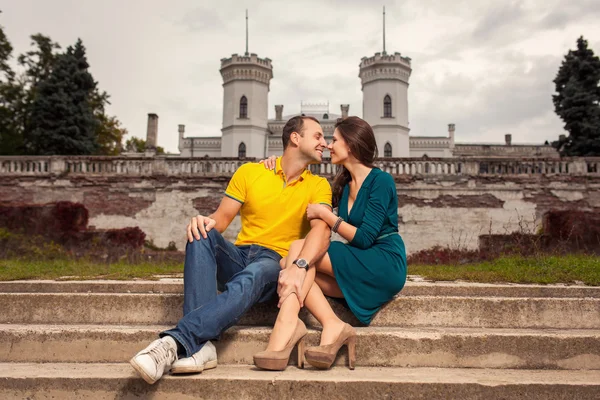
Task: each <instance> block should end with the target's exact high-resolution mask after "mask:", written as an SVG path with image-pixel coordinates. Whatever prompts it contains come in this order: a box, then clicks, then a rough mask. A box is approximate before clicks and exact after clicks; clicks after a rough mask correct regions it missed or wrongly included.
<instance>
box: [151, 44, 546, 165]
mask: <svg viewBox="0 0 600 400" xmlns="http://www.w3.org/2000/svg"><path fill="white" fill-rule="evenodd" d="M220 72H221V76H222V78H223V124H222V128H221V135H220V136H211V137H190V136H187V137H186V136H185V126H184V125H179V152H180V156H181V157H256V158H264V157H266V156H271V155H281V154H282V153H283V145H282V142H281V134H282V129H283V126H284V125H285V123H286V122H287V120H288V119H289V118H291V117H293V116H295V115H300V114H302V115H307V116H312V117H315V118H316V119H318V120H319V121H320V123H321V126H322V127H323V132H324V134H325V136H326V139H329V138H330V137H331V136H333V130H334V125H335V122H336V120H337V119H338V118H340V117H342V118H343V117H346V116H348V115H349V105H346V104H342V105H340V113H339V114H334V113H330V112H329V105H328V104H307V103H302V105H301V112H300V113H299V114H292V115H284V113H283V109H284V106H283V105H275V118H274V119H268V110H269V85H270V82H271V79H272V78H273V66H272V64H271V60H270V59H268V58H259V57H258V56H257V55H256V54H248V53H246V54H245V55H243V56H240V55H237V54H233V55H232V56H231V57H230V58H224V59H222V60H221V69H220ZM411 72H412V68H411V60H410V58H408V57H403V56H402V55H401V54H400V53H394V54H387V53H386V52H383V53H375V55H374V56H372V57H363V58H362V60H361V62H360V65H359V77H360V81H361V88H362V93H363V109H362V118H363V119H364V120H366V121H367V122H368V123H369V124H370V125H371V126H372V127H373V131H374V133H375V137H376V139H377V147H378V149H379V157H430V158H434V157H444V158H446V157H482V156H483V157H510V158H512V157H535V158H554V157H558V153H557V152H556V151H555V150H554V149H553V148H552V147H551V146H548V145H543V144H540V145H537V144H535V145H512V143H511V142H512V140H511V135H506V137H505V143H504V144H491V145H490V144H477V143H470V144H455V142H454V133H455V126H454V124H449V125H448V132H447V134H445V135H444V136H437V137H432V136H411V135H409V133H410V129H409V126H408V84H409V78H410V75H411ZM150 115H151V116H152V118H154V119H153V121H152V122H151V121H150ZM350 115H352V114H350ZM157 119H158V117H157V116H156V115H155V114H149V121H148V127H149V128H148V132H149V134H148V136H149V138H150V136H152V139H153V140H152V141H151V142H153V143H156V134H157V123H158V121H157ZM151 125H152V128H151ZM151 130H152V132H153V133H152V135H150V131H151Z"/></svg>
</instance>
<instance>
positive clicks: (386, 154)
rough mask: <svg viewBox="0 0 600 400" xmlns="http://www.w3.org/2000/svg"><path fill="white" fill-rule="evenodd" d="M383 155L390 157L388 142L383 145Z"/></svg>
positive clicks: (390, 151) (390, 149)
mask: <svg viewBox="0 0 600 400" xmlns="http://www.w3.org/2000/svg"><path fill="white" fill-rule="evenodd" d="M383 156H384V157H391V156H392V145H391V144H390V143H389V142H388V143H386V144H385V146H383Z"/></svg>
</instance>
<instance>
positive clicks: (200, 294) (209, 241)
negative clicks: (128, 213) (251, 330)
mask: <svg viewBox="0 0 600 400" xmlns="http://www.w3.org/2000/svg"><path fill="white" fill-rule="evenodd" d="M207 236H208V237H207V238H206V239H204V238H202V237H200V240H194V241H193V242H192V243H189V242H188V243H187V245H186V249H185V267H184V271H183V292H184V299H183V318H182V319H180V320H179V323H178V324H177V327H175V328H173V329H170V330H168V331H164V332H162V333H161V334H160V335H159V336H160V337H163V336H165V335H169V336H172V337H173V338H174V339H175V340H177V341H178V342H179V343H180V344H181V345H182V346H183V348H184V349H185V356H186V357H191V356H192V355H193V354H194V353H196V352H197V351H199V350H200V349H201V348H202V346H204V343H206V341H207V340H212V339H218V338H219V335H220V334H221V332H223V331H224V330H225V329H227V328H229V327H230V326H232V325H235V324H236V323H237V322H238V321H239V319H240V318H241V317H242V315H243V314H244V313H245V312H246V311H248V309H250V307H252V306H253V305H254V304H256V303H258V302H264V301H267V300H269V299H270V298H271V297H272V296H273V295H274V294H275V293H276V291H277V279H278V278H279V271H281V268H280V266H279V260H280V259H281V256H280V255H279V254H278V253H276V252H275V251H273V250H270V249H267V248H266V247H262V246H259V245H254V244H253V245H249V246H239V247H238V246H234V245H233V244H232V243H230V242H228V241H227V240H225V239H224V238H223V236H221V234H220V233H219V232H218V231H217V230H216V229H213V230H211V231H210V232H208V235H207ZM217 287H219V289H221V290H222V292H221V293H220V294H217Z"/></svg>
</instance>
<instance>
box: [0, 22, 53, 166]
mask: <svg viewBox="0 0 600 400" xmlns="http://www.w3.org/2000/svg"><path fill="white" fill-rule="evenodd" d="M31 45H32V46H33V49H32V50H30V51H28V52H27V53H25V54H21V55H20V56H19V57H18V58H17V60H18V63H19V65H20V66H21V67H22V68H23V72H21V73H19V74H16V73H15V72H14V71H12V70H11V69H10V66H9V65H8V62H7V61H8V59H10V58H11V57H12V56H11V52H12V46H10V43H9V42H8V39H7V38H6V36H5V35H4V32H3V31H1V29H0V70H2V75H3V78H2V79H0V154H8V155H16V154H21V153H23V151H24V146H23V142H24V140H25V138H24V136H25V135H26V134H27V132H28V124H29V119H30V115H31V107H32V104H33V100H34V99H35V96H36V89H37V85H38V83H39V82H41V81H42V80H44V79H45V78H47V77H48V76H49V74H50V71H51V70H52V67H53V65H54V62H55V60H56V53H55V51H56V50H57V49H59V48H60V46H59V45H58V44H57V43H54V42H52V40H51V39H50V38H49V37H47V36H44V35H42V34H36V35H32V36H31Z"/></svg>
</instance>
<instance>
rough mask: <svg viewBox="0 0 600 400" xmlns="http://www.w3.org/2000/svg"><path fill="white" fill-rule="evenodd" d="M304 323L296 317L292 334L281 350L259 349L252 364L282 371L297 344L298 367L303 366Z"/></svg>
mask: <svg viewBox="0 0 600 400" xmlns="http://www.w3.org/2000/svg"><path fill="white" fill-rule="evenodd" d="M307 332H308V331H307V330H306V325H304V322H302V320H300V319H298V322H297V323H296V329H295V330H294V334H293V335H292V337H291V338H290V340H289V342H288V343H287V345H286V346H285V348H284V349H283V350H280V351H261V352H260V353H256V354H255V355H254V365H255V366H256V367H258V368H261V369H267V370H270V371H283V370H284V369H285V368H286V367H287V365H288V363H289V361H290V355H291V354H292V350H294V346H296V345H297V346H298V368H304V348H305V343H304V337H305V336H306V333H307Z"/></svg>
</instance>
